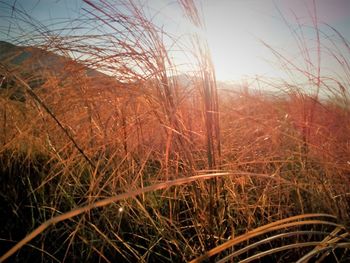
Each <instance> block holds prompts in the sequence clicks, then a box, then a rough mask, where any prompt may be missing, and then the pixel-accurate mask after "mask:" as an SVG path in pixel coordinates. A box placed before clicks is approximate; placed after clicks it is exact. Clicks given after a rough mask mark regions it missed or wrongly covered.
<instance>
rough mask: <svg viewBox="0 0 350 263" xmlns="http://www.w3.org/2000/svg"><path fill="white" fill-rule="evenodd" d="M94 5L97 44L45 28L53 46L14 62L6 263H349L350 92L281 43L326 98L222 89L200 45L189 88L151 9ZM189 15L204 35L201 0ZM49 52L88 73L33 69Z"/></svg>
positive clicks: (4, 195)
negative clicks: (263, 262) (303, 63)
mask: <svg viewBox="0 0 350 263" xmlns="http://www.w3.org/2000/svg"><path fill="white" fill-rule="evenodd" d="M85 2H86V4H87V8H86V13H87V15H88V18H86V17H83V18H81V20H80V21H78V22H80V23H84V22H86V21H90V20H89V19H91V20H93V21H94V23H96V28H95V29H96V30H95V31H94V32H96V34H94V35H91V36H88V35H83V36H77V35H74V34H73V33H74V28H72V34H71V35H67V36H61V37H60V36H58V35H56V32H51V31H49V30H48V29H46V31H45V29H43V28H42V27H39V25H37V24H35V23H34V24H33V21H31V20H30V21H29V22H30V23H31V26H33V27H34V29H37V31H35V30H34V32H36V33H37V34H36V35H35V36H32V37H31V39H30V40H31V41H32V42H33V43H36V44H37V45H36V46H38V47H40V48H41V50H39V49H36V48H33V47H32V48H27V50H30V51H31V52H33V53H35V54H36V55H35V56H32V57H31V58H30V59H28V60H27V61H26V63H22V64H20V65H14V64H13V63H10V61H11V59H12V58H13V57H10V58H7V59H3V60H2V61H1V62H0V65H1V67H0V75H1V76H3V77H4V78H2V82H1V89H0V91H1V96H0V126H1V130H2V131H3V132H2V134H1V135H0V143H1V147H0V167H1V170H0V172H1V177H0V185H1V186H0V187H1V190H0V197H1V199H0V200H1V203H0V204H1V210H0V211H1V212H0V218H1V222H0V223H1V224H2V226H4V227H3V228H2V229H1V230H0V242H1V246H0V252H1V254H2V256H1V258H0V261H1V262H2V261H5V260H6V259H10V260H14V261H30V260H32V261H33V260H36V261H37V260H38V259H41V260H42V261H45V262H46V261H57V262H60V261H74V262H75V261H77V262H81V261H82V260H83V261H102V262H115V261H117V260H121V261H128V262H132V261H138V262H160V261H161V262H174V261H175V262H182V261H190V260H193V262H200V261H203V260H205V259H209V258H210V260H212V261H215V260H217V261H219V262H228V261H231V262H236V261H243V262H249V261H252V260H254V259H257V258H263V259H266V260H268V261H270V262H271V261H278V260H279V261H296V260H300V262H307V260H309V259H314V260H319V262H321V261H322V260H324V261H327V260H338V261H339V262H346V261H347V260H348V259H349V252H348V249H349V246H350V245H349V244H350V242H349V229H348V227H347V226H348V224H349V211H350V207H349V203H350V202H349V198H350V179H349V174H350V163H349V162H350V160H349V157H348V156H350V145H349V136H348V134H350V115H349V109H350V108H349V104H348V95H349V94H348V86H349V82H350V81H347V82H346V81H344V79H342V80H337V79H335V78H332V79H331V78H330V77H329V76H322V74H321V73H322V71H320V70H319V64H318V62H317V61H316V62H315V65H313V64H312V63H311V62H312V61H309V62H308V67H311V69H310V68H298V67H297V66H296V65H294V64H292V62H291V61H290V60H288V58H286V57H285V56H283V55H282V54H280V53H279V52H278V51H276V50H274V49H272V48H271V47H270V46H269V45H267V44H265V45H266V46H268V47H269V48H270V49H271V50H272V52H273V53H274V54H275V55H276V57H277V59H279V60H280V61H281V62H282V64H283V65H284V67H285V70H286V71H287V72H288V73H290V74H294V72H296V73H295V74H300V73H301V75H303V76H304V77H305V78H307V79H308V81H309V82H308V83H307V87H308V88H310V90H306V86H305V87H301V86H298V85H295V83H293V82H288V81H287V80H283V81H281V82H278V81H276V80H274V81H272V82H271V81H269V80H265V79H258V80H256V81H257V82H256V83H255V84H256V86H259V87H266V88H270V87H274V88H278V89H279V90H280V91H281V92H280V93H279V95H277V93H276V94H275V95H274V96H270V95H267V94H266V93H264V92H258V91H257V92H253V91H252V90H251V89H244V87H243V91H233V90H220V89H218V87H217V83H216V80H215V72H214V69H213V66H212V64H211V60H210V56H209V50H208V49H207V45H206V43H205V42H203V40H202V39H200V38H199V37H194V38H190V43H191V44H192V46H191V49H190V50H186V49H183V52H184V53H186V54H192V55H193V54H195V55H194V58H195V61H196V65H192V66H193V71H194V73H195V75H196V77H195V78H190V81H188V83H183V82H182V81H181V80H180V79H178V78H176V77H175V76H176V75H177V74H178V72H177V65H176V63H175V61H173V60H172V59H171V56H170V55H169V54H170V53H171V48H174V46H175V43H176V47H182V48H183V46H181V43H182V42H181V41H180V39H179V38H177V37H175V36H171V35H169V34H168V33H167V32H164V31H163V29H162V28H161V27H158V26H157V25H156V24H153V23H152V20H150V19H149V17H148V16H147V13H145V11H144V9H143V8H141V7H140V6H138V5H137V4H136V2H134V1H122V2H120V3H122V4H121V5H111V4H110V3H111V1H103V2H98V3H99V4H96V2H94V1H88V0H86V1H85ZM179 4H180V6H181V7H183V8H184V11H186V16H187V17H189V18H190V20H191V21H192V22H193V23H194V25H196V26H202V25H203V23H202V22H201V21H200V14H198V13H197V11H198V8H197V7H196V6H195V5H194V3H193V2H192V1H179ZM15 12H18V14H19V15H20V14H22V13H21V11H20V10H16V9H15ZM22 15H23V14H22ZM72 25H74V23H73V24H72ZM103 28H107V29H105V30H106V31H102V30H103ZM97 29H98V30H97ZM315 30H316V32H318V28H317V23H316V24H315ZM293 32H295V31H293ZM334 32H336V33H337V34H338V36H339V37H340V42H337V43H333V44H337V45H343V46H345V47H348V41H347V40H345V39H344V38H341V35H340V34H339V33H338V32H337V31H336V30H335V29H334ZM92 39H93V41H94V42H93V43H96V45H91V44H90V42H89V40H90V41H92ZM296 39H297V40H298V39H299V38H296ZM317 39H318V41H317V43H318V44H317V48H318V49H321V48H323V47H322V46H321V45H320V43H321V39H320V36H319V35H317ZM169 40H172V45H170V46H169V43H168V41H169ZM187 40H188V39H187ZM187 40H186V39H185V40H184V41H187ZM299 40H300V39H299ZM325 48H326V47H325ZM43 50H46V51H51V52H52V51H54V52H56V53H57V54H60V55H65V56H67V55H70V56H71V57H72V56H73V57H76V58H77V59H76V61H80V63H76V62H74V61H73V60H69V59H64V58H62V57H60V58H59V59H60V63H57V65H56V64H55V69H54V70H52V68H51V69H50V67H48V68H45V67H40V70H34V71H33V68H32V67H33V65H37V64H38V60H40V59H41V56H42V55H40V54H43V52H46V51H43ZM306 50H307V49H306ZM329 50H331V49H329ZM339 50H340V49H334V53H333V56H334V57H335V58H338V59H339V58H344V57H346V55H344V56H342V54H340V53H337V52H338V51H339ZM336 51H337V52H336ZM44 54H48V53H44ZM303 54H305V52H304V53H303ZM320 54H321V53H319V56H320ZM13 56H14V57H16V54H13ZM78 58H80V60H79V59H78ZM81 59H84V62H82V61H81ZM305 59H307V58H305ZM190 61H193V59H192V58H191V59H190ZM82 63H85V64H86V65H88V66H90V67H94V68H98V69H101V70H103V71H104V72H109V73H110V74H112V75H113V77H107V76H106V75H102V74H98V73H96V72H95V73H93V74H88V73H87V69H86V68H85V67H83V66H82ZM310 65H311V66H310ZM51 67H52V65H51ZM343 69H344V76H346V77H347V78H346V77H345V80H346V79H347V80H349V78H348V77H349V76H350V74H349V72H350V71H349V69H348V68H347V67H346V66H344V67H343ZM116 79H117V80H116ZM330 79H331V80H332V81H331V82H330V81H329V80H330ZM185 82H186V81H185ZM35 83H36V84H35ZM38 83H40V85H37V84H38ZM255 84H254V85H255ZM34 86H35V87H34ZM325 93H327V94H330V96H331V97H329V98H328V99H323V98H322V96H323V94H325ZM17 95H20V99H18V98H17V99H16V98H15V97H14V96H17ZM14 242H16V244H15V245H13V243H14Z"/></svg>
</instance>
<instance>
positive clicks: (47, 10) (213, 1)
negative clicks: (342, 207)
mask: <svg viewBox="0 0 350 263" xmlns="http://www.w3.org/2000/svg"><path fill="white" fill-rule="evenodd" d="M148 1H149V4H150V5H151V7H152V8H153V9H154V10H159V11H160V12H161V13H163V15H164V17H165V18H169V21H171V22H169V21H166V22H165V26H166V27H167V28H168V29H169V30H173V31H177V30H178V31H179V32H181V31H186V30H188V31H189V30H192V29H193V27H191V26H190V25H189V24H188V22H186V20H185V19H184V16H183V15H180V14H179V10H178V9H177V8H176V7H175V6H176V5H175V4H174V0H148ZM197 2H198V3H199V4H200V6H201V11H202V14H203V18H204V21H205V25H206V26H205V29H204V30H201V31H200V34H201V35H202V36H203V37H205V38H206V39H207V41H208V44H209V47H210V51H211V55H212V59H213V63H214V66H215V70H216V75H217V79H219V80H224V81H231V80H232V81H235V80H239V79H242V78H245V77H251V76H255V75H259V76H266V77H280V76H281V74H282V73H281V71H279V70H278V69H276V64H274V61H275V60H276V59H275V58H274V57H273V56H272V53H271V52H270V51H269V50H268V49H267V48H266V47H265V46H264V45H262V43H261V41H264V42H266V43H268V44H270V45H271V46H272V47H273V48H276V49H277V50H281V51H282V52H283V53H284V54H288V55H289V56H291V57H297V56H298V52H299V51H298V48H297V46H296V43H295V40H294V39H293V37H292V35H291V31H290V29H289V28H288V26H287V24H289V25H290V26H291V28H297V27H298V23H299V24H302V25H306V26H307V25H311V24H312V21H311V17H312V14H313V5H312V2H313V1H312V0H197ZM4 3H5V4H4ZM6 4H8V5H7V7H6ZM14 4H15V5H16V7H18V8H22V9H24V10H25V11H26V12H27V13H28V14H30V15H31V16H32V17H34V18H35V19H36V20H38V21H41V22H42V23H43V24H49V23H50V21H51V22H52V20H53V19H54V20H57V19H62V20H63V19H67V18H71V19H74V18H76V17H78V16H79V15H82V14H84V11H83V9H82V8H84V7H86V5H85V4H84V3H83V1H82V0H0V25H1V26H0V31H1V32H0V38H6V34H4V32H6V30H7V29H8V24H9V22H10V21H11V15H10V12H11V9H9V8H8V7H9V6H11V5H14ZM316 10H317V15H318V20H319V22H320V23H319V26H320V29H321V30H324V31H325V32H326V31H327V30H328V31H329V28H327V26H326V25H325V24H329V25H332V26H333V27H335V28H336V29H337V30H338V31H339V32H340V33H341V34H342V35H343V36H344V37H345V38H347V39H348V40H350V0H316ZM162 17H163V16H162ZM315 38H316V35H315V32H314V31H313V30H308V29H306V31H305V39H308V41H309V42H308V45H310V46H309V48H311V49H312V48H314V47H315V44H314V40H315ZM322 63H323V66H324V67H325V68H329V69H334V67H335V66H334V65H333V64H332V63H334V62H331V61H330V60H327V57H325V58H324V59H323V60H322Z"/></svg>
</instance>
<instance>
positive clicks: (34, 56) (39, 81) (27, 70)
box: [0, 41, 123, 102]
mask: <svg viewBox="0 0 350 263" xmlns="http://www.w3.org/2000/svg"><path fill="white" fill-rule="evenodd" d="M1 64H2V65H3V66H5V68H3V67H1V69H0V80H1V83H0V91H1V93H2V94H3V93H5V94H7V95H8V96H9V97H10V99H12V100H17V101H21V102H24V101H25V92H24V90H23V88H21V87H18V85H17V84H16V81H14V79H13V76H11V74H9V72H8V71H10V72H15V73H16V74H17V76H19V77H20V78H22V79H23V80H24V81H25V82H26V83H27V84H29V86H30V87H31V88H33V89H37V88H39V87H42V86H43V85H44V84H45V83H47V82H48V81H52V80H56V81H57V82H58V85H60V86H68V85H66V84H67V83H69V84H71V85H70V87H71V88H72V87H73V86H75V87H77V86H79V87H81V86H82V85H85V87H88V88H92V87H95V90H96V92H98V87H100V88H101V87H102V86H109V87H111V86H114V87H115V86H116V85H117V86H123V84H122V83H120V82H118V81H117V80H116V79H114V78H112V77H110V76H108V75H106V74H103V73H101V72H99V71H97V70H94V69H91V68H89V67H87V66H85V65H83V64H82V63H80V62H77V61H75V60H73V59H71V58H68V57H64V56H60V55H57V54H55V53H53V52H51V51H47V50H44V49H41V48H37V47H31V46H16V45H13V44H11V43H8V42H5V41H0V65H1ZM79 81H80V82H81V83H80V84H81V85H80V84H79V85H77V82H79ZM83 82H84V83H83ZM4 90H6V92H4Z"/></svg>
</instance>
